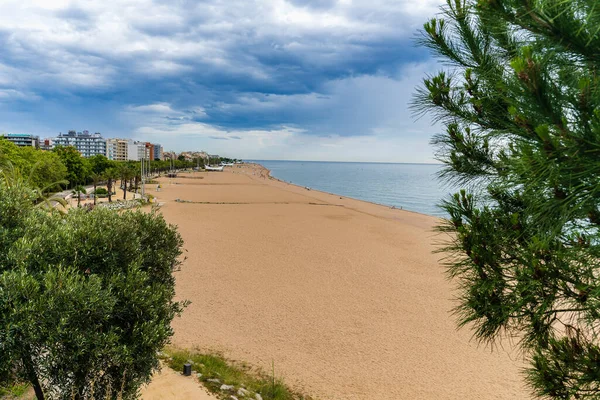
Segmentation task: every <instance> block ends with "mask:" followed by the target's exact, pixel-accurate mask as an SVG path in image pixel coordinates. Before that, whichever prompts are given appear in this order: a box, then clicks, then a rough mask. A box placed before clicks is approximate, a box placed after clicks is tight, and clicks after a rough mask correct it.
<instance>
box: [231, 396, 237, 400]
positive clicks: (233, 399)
mask: <svg viewBox="0 0 600 400" xmlns="http://www.w3.org/2000/svg"><path fill="white" fill-rule="evenodd" d="M230 398H231V400H239V399H238V398H237V397H235V396H231V397H230Z"/></svg>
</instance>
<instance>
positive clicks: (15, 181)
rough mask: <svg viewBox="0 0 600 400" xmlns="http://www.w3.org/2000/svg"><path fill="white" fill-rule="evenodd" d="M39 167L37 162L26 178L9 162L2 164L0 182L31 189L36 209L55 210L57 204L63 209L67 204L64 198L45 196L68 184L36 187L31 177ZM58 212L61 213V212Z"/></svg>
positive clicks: (60, 182)
mask: <svg viewBox="0 0 600 400" xmlns="http://www.w3.org/2000/svg"><path fill="white" fill-rule="evenodd" d="M39 165H40V163H39V162H38V163H36V164H35V165H34V166H33V167H32V168H31V170H30V171H29V176H27V177H26V176H24V175H23V174H22V173H21V171H20V170H19V168H16V167H15V166H14V165H13V164H12V163H11V162H9V161H8V162H4V163H2V165H0V180H2V181H3V182H4V184H6V185H7V186H24V187H27V188H29V189H31V190H32V191H33V194H34V196H33V198H32V200H33V202H34V203H35V204H36V207H44V208H47V209H48V210H52V209H56V207H55V206H56V205H57V204H59V205H61V206H62V207H63V208H64V207H66V206H67V202H66V201H65V199H64V198H62V197H60V196H57V195H56V194H51V195H50V196H47V194H48V193H50V192H51V191H52V190H54V189H55V188H57V187H59V185H67V184H68V183H69V182H68V181H66V180H61V181H57V182H53V183H51V184H49V185H47V186H46V187H43V188H39V187H36V186H35V185H34V184H33V182H32V176H33V175H34V172H35V170H36V169H37V168H38V166H39ZM59 211H60V212H62V210H59Z"/></svg>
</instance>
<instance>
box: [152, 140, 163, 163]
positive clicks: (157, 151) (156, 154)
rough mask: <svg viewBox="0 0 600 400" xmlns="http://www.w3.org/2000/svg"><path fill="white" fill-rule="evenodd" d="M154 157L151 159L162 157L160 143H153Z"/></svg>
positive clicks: (160, 158)
mask: <svg viewBox="0 0 600 400" xmlns="http://www.w3.org/2000/svg"><path fill="white" fill-rule="evenodd" d="M152 146H154V157H152V158H151V160H162V159H163V148H162V146H161V145H160V144H158V143H154V144H153V145H152Z"/></svg>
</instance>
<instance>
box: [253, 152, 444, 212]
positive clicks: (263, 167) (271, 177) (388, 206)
mask: <svg viewBox="0 0 600 400" xmlns="http://www.w3.org/2000/svg"><path fill="white" fill-rule="evenodd" d="M298 162H301V161H298ZM332 162H340V163H345V161H332ZM251 164H253V165H257V166H259V167H260V168H262V169H264V170H265V171H267V176H268V177H269V179H272V180H276V181H278V182H281V183H284V184H287V185H292V186H296V187H298V188H301V189H306V187H303V186H300V185H297V184H295V183H293V182H288V181H285V180H283V179H279V178H277V177H275V176H273V175H271V170H270V169H268V168H267V167H265V166H264V165H262V164H260V163H256V162H252V163H251ZM371 164H395V163H371ZM407 164H411V163H407ZM411 165H419V164H411ZM424 165H437V164H424ZM309 190H311V191H315V192H319V193H323V194H327V195H331V196H340V197H346V198H348V199H352V200H355V201H361V202H363V203H367V204H373V205H375V206H380V207H386V208H389V209H391V210H400V211H405V212H409V213H415V214H418V215H423V216H426V217H432V218H436V219H438V220H440V219H442V218H441V217H437V216H435V215H430V214H425V213H422V212H419V211H413V210H407V209H405V208H403V207H400V208H398V207H395V206H390V205H387V204H382V203H377V202H374V201H369V200H364V199H358V198H356V197H352V196H346V195H343V194H339V193H332V192H327V191H324V190H319V189H314V188H309Z"/></svg>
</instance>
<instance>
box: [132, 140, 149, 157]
mask: <svg viewBox="0 0 600 400" xmlns="http://www.w3.org/2000/svg"><path fill="white" fill-rule="evenodd" d="M127 159H128V160H131V161H140V160H143V159H146V143H145V142H138V141H135V140H128V141H127Z"/></svg>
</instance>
